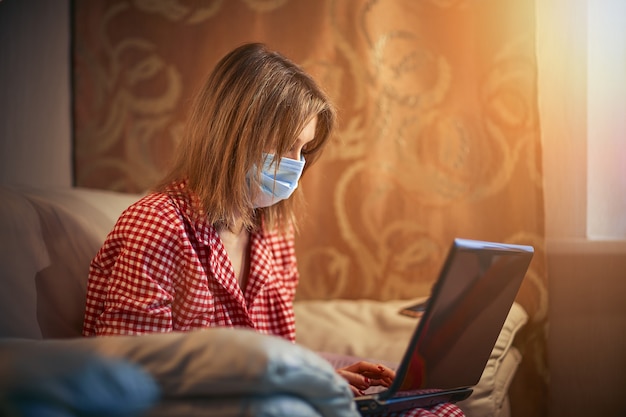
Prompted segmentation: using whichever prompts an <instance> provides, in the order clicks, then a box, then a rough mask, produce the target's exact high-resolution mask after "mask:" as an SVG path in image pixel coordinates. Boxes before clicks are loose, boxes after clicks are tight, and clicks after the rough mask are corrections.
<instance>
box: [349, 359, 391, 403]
mask: <svg viewBox="0 0 626 417" xmlns="http://www.w3.org/2000/svg"><path fill="white" fill-rule="evenodd" d="M337 373H338V374H339V375H341V376H342V377H343V378H344V379H345V380H346V381H348V383H349V384H350V389H352V393H353V394H354V396H359V395H365V394H364V392H363V391H365V390H366V389H368V388H369V387H373V386H383V387H385V388H388V387H389V386H390V385H391V383H392V382H393V379H394V378H395V377H396V373H395V372H394V371H393V370H392V369H390V368H388V367H386V366H384V365H380V364H374V363H371V362H365V361H361V362H357V363H355V364H352V365H350V366H346V367H345V368H339V369H337Z"/></svg>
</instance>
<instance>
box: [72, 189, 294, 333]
mask: <svg viewBox="0 0 626 417" xmlns="http://www.w3.org/2000/svg"><path fill="white" fill-rule="evenodd" d="M172 187H173V188H174V189H176V188H178V189H179V191H183V193H153V194H150V195H148V196H146V197H144V198H143V199H141V200H139V201H138V202H137V203H135V204H133V205H132V206H130V207H129V208H128V209H127V210H126V211H125V212H124V213H123V214H122V215H121V216H120V218H119V219H118V221H117V223H116V225H115V227H114V228H113V231H112V232H111V233H110V234H109V235H108V237H107V239H106V241H105V243H104V245H103V246H102V248H101V249H100V251H99V252H98V253H97V255H96V257H95V258H94V259H93V261H92V262H91V265H90V269H89V281H88V285H87V301H86V309H85V319H84V323H83V334H84V335H85V336H93V335H114V334H141V333H151V332H167V331H186V330H191V329H197V328H204V327H213V326H226V327H247V328H251V329H255V330H256V331H258V332H260V333H267V334H273V335H277V336H281V337H284V338H286V339H288V340H291V341H295V317H294V312H293V298H294V295H295V289H296V285H297V282H298V271H297V266H296V258H295V250H294V242H293V236H285V235H283V234H279V233H275V232H265V231H257V232H253V233H252V234H251V236H250V242H251V243H250V245H251V255H250V270H249V276H248V281H247V285H246V286H245V291H242V290H241V288H240V286H239V283H238V282H237V279H236V278H235V273H234V271H233V268H232V265H231V263H230V261H229V258H228V255H227V253H226V249H225V248H224V246H223V245H222V241H221V240H220V238H219V236H218V234H217V230H216V229H215V228H214V227H213V226H212V225H210V224H207V223H206V222H204V221H203V220H202V218H201V216H198V215H196V214H194V213H198V212H200V211H199V210H198V209H197V208H198V201H197V199H195V198H191V197H185V195H188V194H185V193H184V188H185V184H184V183H179V184H174V185H173V186H172Z"/></svg>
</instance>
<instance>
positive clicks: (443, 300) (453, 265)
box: [391, 239, 533, 391]
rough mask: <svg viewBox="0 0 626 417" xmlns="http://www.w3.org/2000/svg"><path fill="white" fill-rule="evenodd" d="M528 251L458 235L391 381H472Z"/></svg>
mask: <svg viewBox="0 0 626 417" xmlns="http://www.w3.org/2000/svg"><path fill="white" fill-rule="evenodd" d="M532 255H533V248H532V247H530V246H521V245H506V244H499V243H491V242H479V241H471V240H465V239H456V240H455V241H454V243H453V245H452V247H451V249H450V251H449V253H448V257H447V259H446V261H445V263H444V265H443V268H442V270H441V274H440V276H439V279H438V280H437V282H436V283H435V285H434V286H433V290H432V293H431V296H430V298H429V301H428V305H427V307H426V311H425V313H424V315H423V316H422V318H421V320H420V323H419V325H418V326H417V328H416V331H415V333H414V335H413V338H412V340H411V343H410V344H409V348H408V350H407V352H406V354H405V358H404V360H403V361H402V364H401V366H400V369H398V374H397V378H396V381H395V382H394V385H395V384H396V383H397V384H398V385H399V386H398V389H400V390H402V391H412V390H420V389H447V388H458V387H469V386H473V385H476V384H477V383H478V381H479V380H480V377H481V375H482V372H483V370H484V368H485V365H486V363H487V360H488V359H489V356H490V354H491V351H492V350H493V347H494V345H495V343H496V340H497V338H498V336H499V334H500V331H501V329H502V326H503V324H504V322H505V320H506V317H507V315H508V313H509V310H510V309H511V305H512V304H513V301H514V300H515V297H516V295H517V292H518V290H519V288H520V285H521V283H522V280H523V278H524V276H525V275H526V270H527V268H528V265H529V263H530V261H531V258H532ZM391 390H394V387H391Z"/></svg>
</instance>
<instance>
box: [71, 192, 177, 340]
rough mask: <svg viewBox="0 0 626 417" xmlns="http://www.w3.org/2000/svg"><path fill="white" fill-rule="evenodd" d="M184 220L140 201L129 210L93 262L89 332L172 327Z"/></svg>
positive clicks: (150, 330) (87, 319)
mask: <svg viewBox="0 0 626 417" xmlns="http://www.w3.org/2000/svg"><path fill="white" fill-rule="evenodd" d="M180 228H184V225H183V224H182V221H181V220H180V218H179V217H178V216H177V213H176V212H175V211H174V210H173V209H169V210H168V209H164V208H163V207H153V206H151V205H148V204H141V203H137V204H135V205H134V206H131V207H130V208H129V209H128V210H126V211H125V212H124V213H123V214H122V216H121V217H120V218H119V220H118V221H117V223H116V225H115V227H114V229H113V231H112V232H111V233H110V234H109V236H108V237H107V239H106V241H105V243H104V245H103V246H102V248H101V249H100V251H99V252H98V254H97V255H96V257H95V258H94V260H93V261H92V262H91V265H90V269H89V280H88V284H87V299H86V308H85V320H84V323H83V334H84V335H85V336H95V335H114V334H142V333H154V332H167V331H171V330H172V328H173V325H172V301H173V299H174V283H175V282H176V281H177V277H176V274H177V273H179V272H180V271H183V270H184V265H182V264H183V263H184V262H185V260H184V257H181V256H180V253H181V251H182V249H183V248H182V246H183V243H182V241H181V239H180V235H181V234H180V230H179V229H180Z"/></svg>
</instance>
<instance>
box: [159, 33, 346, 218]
mask: <svg viewBox="0 0 626 417" xmlns="http://www.w3.org/2000/svg"><path fill="white" fill-rule="evenodd" d="M314 117H317V126H316V129H315V137H314V139H313V140H312V141H311V142H309V143H308V144H307V145H306V146H305V148H304V149H303V151H302V153H303V156H304V158H305V159H306V165H305V172H306V169H307V168H309V167H310V166H311V164H312V163H313V162H314V161H315V160H316V159H317V157H318V156H319V154H320V152H321V151H322V149H323V147H324V145H325V144H326V142H327V140H328V138H329V136H330V134H331V132H332V130H333V128H334V124H335V118H336V115H335V109H334V107H333V105H332V104H331V102H330V100H329V99H328V98H327V96H326V94H325V93H324V92H323V91H322V90H321V89H320V87H319V86H318V85H317V84H316V83H315V81H314V80H313V79H312V78H311V77H310V76H309V75H308V74H306V73H305V72H304V71H303V70H302V69H301V68H300V67H299V66H297V65H296V64H294V63H293V62H291V61H290V60H289V59H287V58H285V57H284V56H282V55H280V54H279V53H277V52H273V51H269V50H268V49H267V48H266V47H265V46H264V45H262V44H258V43H253V44H245V45H242V46H240V47H238V48H237V49H235V50H233V51H232V52H230V53H229V54H227V55H226V56H225V57H224V58H222V59H221V60H220V61H219V63H218V64H217V66H216V67H215V69H214V70H213V72H212V73H211V75H210V76H209V78H208V80H207V82H206V83H205V85H204V86H203V88H202V89H201V90H200V91H199V94H198V95H197V97H196V100H195V103H194V105H193V107H192V109H191V113H190V115H189V119H188V120H187V124H186V126H185V130H184V136H183V137H182V140H181V142H180V144H179V148H178V153H177V156H176V159H175V161H174V165H173V167H172V169H171V170H170V172H169V173H168V174H167V175H166V177H165V178H164V179H163V181H162V182H161V184H160V185H159V186H158V187H157V189H158V190H161V191H163V190H166V189H167V187H168V185H169V184H171V183H172V182H175V181H186V182H187V188H188V189H189V190H190V191H191V192H193V193H195V194H196V196H197V197H198V198H199V201H200V204H201V208H202V210H203V214H204V216H206V219H207V220H208V221H209V222H210V223H211V224H213V225H215V226H216V227H226V228H229V229H231V230H232V228H233V227H234V226H235V224H234V221H235V219H239V220H241V221H242V222H243V226H244V227H247V228H249V229H255V228H257V227H259V226H260V224H261V223H263V224H264V225H265V226H266V227H269V228H275V227H279V226H280V227H295V226H296V225H295V206H294V204H295V203H296V200H298V199H299V198H300V197H299V194H300V193H299V189H296V192H295V193H294V195H293V196H292V197H291V198H289V199H287V200H283V201H281V202H279V203H277V204H274V205H273V206H270V207H266V208H263V209H256V210H255V209H254V208H253V197H254V193H255V190H253V191H251V187H255V184H254V183H252V184H251V183H250V179H249V178H247V174H248V172H249V171H250V170H251V169H253V167H254V166H256V167H257V169H258V167H261V166H262V165H263V153H264V152H274V153H275V154H276V156H277V157H282V156H283V155H284V154H285V153H286V152H287V151H288V150H289V149H290V148H291V147H292V145H293V144H294V142H295V141H296V138H297V137H298V135H299V134H300V132H301V131H302V129H303V128H304V127H305V126H306V125H307V123H309V122H310V121H311V120H312V119H313V118H314ZM253 177H254V176H253Z"/></svg>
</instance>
